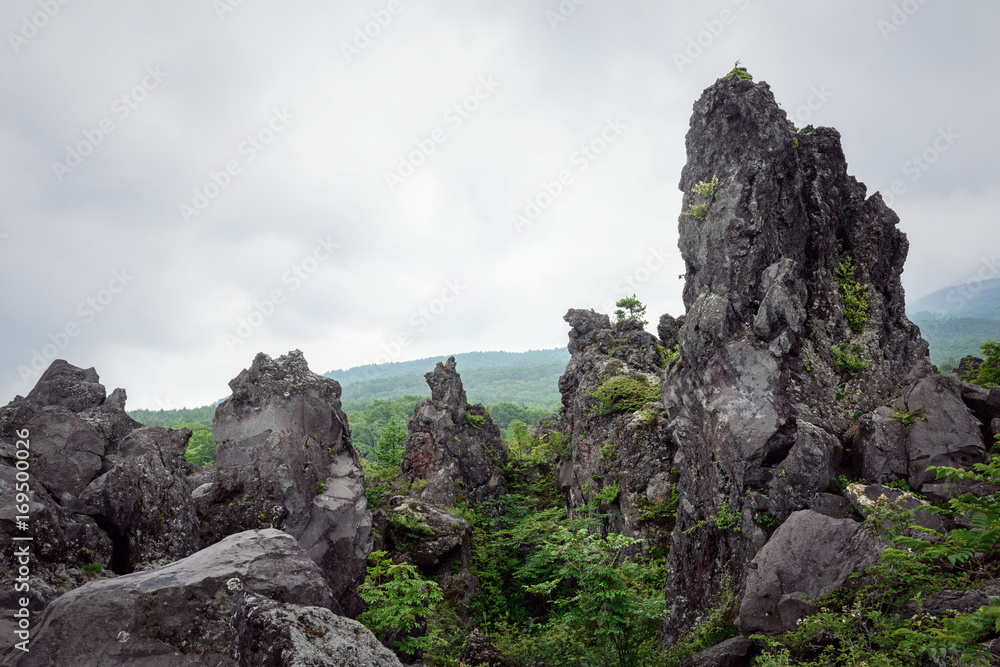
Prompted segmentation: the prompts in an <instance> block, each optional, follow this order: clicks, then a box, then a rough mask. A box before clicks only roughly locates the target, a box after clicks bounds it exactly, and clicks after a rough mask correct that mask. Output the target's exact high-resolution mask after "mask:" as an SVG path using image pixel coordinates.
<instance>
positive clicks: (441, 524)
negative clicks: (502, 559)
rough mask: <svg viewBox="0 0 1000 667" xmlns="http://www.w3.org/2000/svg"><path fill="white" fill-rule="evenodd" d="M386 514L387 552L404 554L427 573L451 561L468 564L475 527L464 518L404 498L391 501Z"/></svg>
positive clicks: (398, 497) (399, 497) (394, 497)
mask: <svg viewBox="0 0 1000 667" xmlns="http://www.w3.org/2000/svg"><path fill="white" fill-rule="evenodd" d="M380 511H383V510H380ZM384 513H385V515H386V519H385V524H386V525H385V533H386V535H385V537H386V539H385V547H386V548H387V549H391V550H393V551H397V552H399V553H405V554H406V555H407V556H408V557H409V559H410V560H411V561H413V564H414V565H417V566H419V567H421V568H425V569H433V568H436V567H437V566H438V565H440V564H441V563H442V562H443V561H445V560H447V559H450V558H457V559H458V560H459V561H460V562H461V563H462V566H463V567H464V566H465V565H466V564H467V563H466V561H467V560H468V552H469V548H470V545H469V539H470V536H471V531H472V527H471V526H470V525H469V522H468V521H466V520H465V519H463V518H462V517H460V516H458V515H457V514H453V513H451V512H448V511H446V510H444V509H442V508H440V507H435V506H433V505H429V504H427V503H424V502H420V501H417V500H415V499H413V498H407V497H404V496H393V497H392V498H390V499H389V503H388V507H387V508H386V509H385V510H384Z"/></svg>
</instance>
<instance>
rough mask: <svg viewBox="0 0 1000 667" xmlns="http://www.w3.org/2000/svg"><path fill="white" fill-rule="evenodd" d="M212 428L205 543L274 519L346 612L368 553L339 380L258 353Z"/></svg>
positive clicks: (365, 516) (354, 608) (203, 507)
mask: <svg viewBox="0 0 1000 667" xmlns="http://www.w3.org/2000/svg"><path fill="white" fill-rule="evenodd" d="M229 387H230V389H231V390H232V395H231V396H230V397H229V398H228V399H226V400H225V401H224V402H223V403H222V404H220V405H219V407H218V408H216V411H215V419H214V422H213V425H212V432H213V436H214V438H215V441H216V473H215V477H214V480H212V481H211V482H207V483H209V484H211V485H212V486H210V487H204V486H203V487H202V488H201V489H200V490H199V491H198V494H197V495H199V498H198V512H199V515H200V516H201V519H202V537H203V540H204V541H205V542H206V543H211V542H214V541H217V540H218V539H220V538H222V537H224V536H226V535H229V534H232V533H234V532H239V531H242V530H247V529H252V528H259V527H261V526H268V525H269V526H272V527H274V528H278V529H281V530H284V531H286V532H287V533H289V534H291V535H292V536H294V537H295V538H296V539H297V540H298V541H299V545H300V546H301V547H302V548H303V549H304V550H305V551H306V553H308V554H309V556H310V557H312V559H313V560H314V561H315V562H316V563H317V564H318V565H319V566H320V569H321V570H322V571H323V573H324V575H325V577H326V580H327V583H328V584H329V585H330V588H331V590H332V591H333V594H334V596H335V598H336V599H337V600H338V601H339V602H340V603H341V605H342V606H343V609H344V610H345V611H347V613H348V614H349V615H353V614H354V613H357V612H358V611H359V610H360V602H359V599H358V598H357V587H358V586H359V585H360V584H361V582H362V581H363V580H364V575H365V561H366V559H367V558H368V554H369V553H370V552H371V546H372V537H371V513H370V512H369V511H368V509H367V499H366V496H365V489H364V480H363V477H362V473H361V468H360V466H359V464H358V457H357V454H356V453H355V451H354V449H353V447H352V446H351V435H350V429H349V428H348V424H347V417H346V416H345V415H344V413H343V411H342V410H341V408H340V391H341V390H340V384H339V383H337V382H336V381H335V380H331V379H329V378H325V377H323V376H320V375H317V374H315V373H313V372H311V371H310V370H309V366H308V364H307V363H306V360H305V358H304V357H303V356H302V353H301V352H300V351H298V350H295V351H293V352H289V353H288V354H287V355H286V356H283V357H279V358H278V359H271V357H269V356H267V355H266V354H263V353H260V354H258V355H257V356H256V358H255V359H254V360H253V364H252V365H251V366H250V368H249V369H245V370H243V371H242V372H241V373H240V374H239V375H238V376H237V377H236V378H235V379H234V380H232V381H231V382H230V383H229Z"/></svg>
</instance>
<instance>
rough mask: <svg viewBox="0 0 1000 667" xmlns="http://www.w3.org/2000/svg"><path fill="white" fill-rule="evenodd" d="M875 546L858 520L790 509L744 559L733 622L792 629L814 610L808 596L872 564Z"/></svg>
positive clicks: (743, 628)
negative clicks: (740, 593)
mask: <svg viewBox="0 0 1000 667" xmlns="http://www.w3.org/2000/svg"><path fill="white" fill-rule="evenodd" d="M878 551H879V547H878V544H877V540H876V539H875V537H874V536H873V535H872V534H871V533H870V531H869V530H868V529H867V528H866V527H865V525H864V524H861V523H858V522H856V521H852V520H850V519H833V518H830V517H828V516H824V515H822V514H819V513H817V512H814V511H812V510H800V511H798V512H795V513H793V514H792V515H791V516H790V517H788V519H787V520H786V521H785V522H784V523H783V524H781V526H779V527H778V530H777V531H775V533H774V535H772V536H771V539H770V540H769V541H768V542H767V544H765V545H764V548H762V549H761V550H760V551H759V552H758V553H757V555H756V556H755V557H754V558H753V560H752V561H751V562H750V564H749V567H748V569H747V579H746V590H745V593H744V595H743V600H742V602H741V603H740V612H739V616H737V618H736V627H737V628H739V630H740V632H742V633H743V634H744V635H749V634H752V633H755V632H763V633H766V634H776V633H779V632H786V631H788V630H793V629H795V627H796V621H797V620H798V619H800V618H803V617H805V616H807V615H809V614H810V613H813V612H815V611H816V606H815V605H814V604H813V603H812V602H811V601H810V598H817V597H820V596H822V595H823V594H825V593H827V592H829V591H831V590H833V589H834V588H837V587H838V586H842V585H843V584H844V583H846V582H847V580H848V577H850V575H851V574H853V573H854V572H860V571H863V570H865V569H866V568H868V567H870V566H872V565H874V564H875V563H876V562H877V561H878Z"/></svg>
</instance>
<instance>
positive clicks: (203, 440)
mask: <svg viewBox="0 0 1000 667" xmlns="http://www.w3.org/2000/svg"><path fill="white" fill-rule="evenodd" d="M173 428H189V429H191V439H190V440H188V444H187V449H185V450H184V460H186V461H187V462H188V463H193V464H195V465H197V466H204V465H208V464H210V463H215V440H214V439H213V438H212V428H211V427H210V426H206V425H205V424H199V423H189V424H178V425H177V426H174V427H173Z"/></svg>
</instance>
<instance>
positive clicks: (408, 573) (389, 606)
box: [358, 551, 444, 654]
mask: <svg viewBox="0 0 1000 667" xmlns="http://www.w3.org/2000/svg"><path fill="white" fill-rule="evenodd" d="M360 595H361V599H362V600H364V601H365V602H366V603H368V611H366V612H365V613H363V614H361V615H360V616H359V617H358V620H359V621H360V622H361V623H363V624H364V625H365V627H367V628H368V629H369V630H371V631H372V632H373V633H375V636H377V637H378V638H379V639H380V640H382V641H384V640H385V639H386V637H387V635H388V634H389V633H390V632H393V631H395V630H403V631H404V632H410V631H411V630H413V629H414V628H416V627H417V626H418V625H419V624H420V623H421V622H422V621H423V620H424V619H426V618H427V616H428V615H429V614H430V612H431V608H432V607H433V606H434V605H436V604H437V603H438V602H440V601H441V600H442V599H443V598H444V596H443V595H442V593H441V588H440V587H439V586H438V585H437V584H436V583H434V582H433V581H427V580H425V579H424V578H423V577H421V576H420V573H419V572H418V571H417V568H415V567H414V566H412V565H407V564H405V563H393V562H392V559H391V558H389V557H388V554H387V552H385V551H373V552H372V554H371V555H370V556H369V557H368V574H367V576H366V577H365V583H363V584H362V585H361V590H360ZM431 644H432V638H431V637H426V636H425V637H404V638H402V639H400V640H398V641H396V642H395V644H394V646H393V649H395V650H398V651H402V652H404V653H408V654H414V653H416V652H417V651H419V650H424V649H427V648H429V647H430V646H431Z"/></svg>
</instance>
